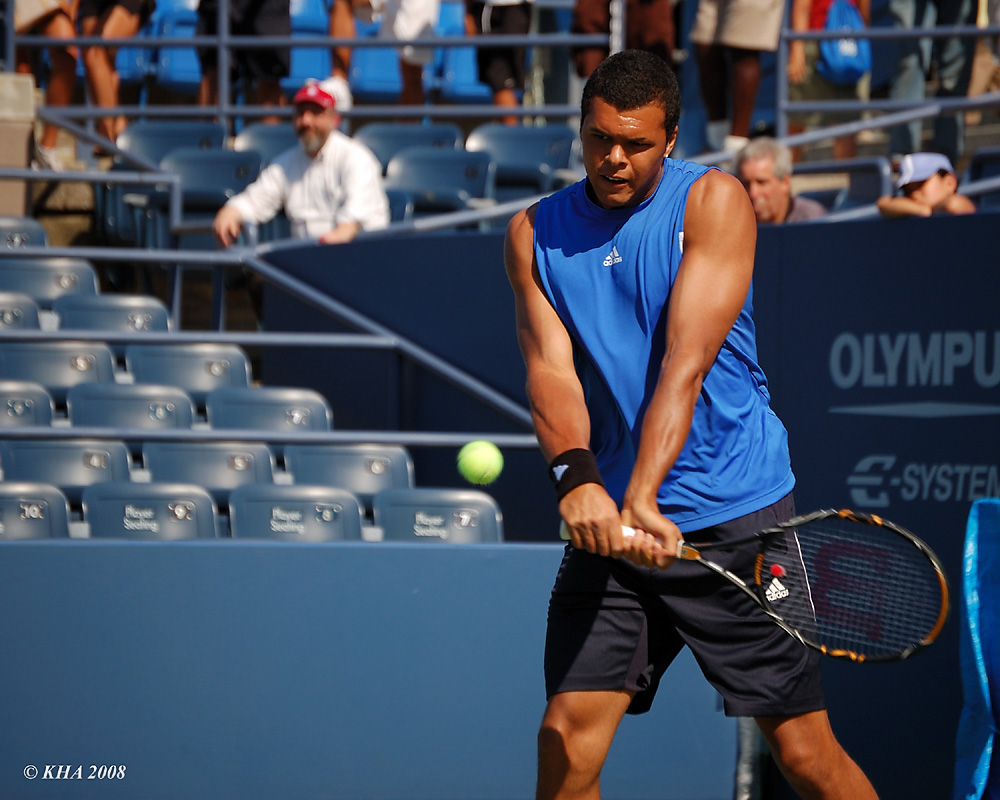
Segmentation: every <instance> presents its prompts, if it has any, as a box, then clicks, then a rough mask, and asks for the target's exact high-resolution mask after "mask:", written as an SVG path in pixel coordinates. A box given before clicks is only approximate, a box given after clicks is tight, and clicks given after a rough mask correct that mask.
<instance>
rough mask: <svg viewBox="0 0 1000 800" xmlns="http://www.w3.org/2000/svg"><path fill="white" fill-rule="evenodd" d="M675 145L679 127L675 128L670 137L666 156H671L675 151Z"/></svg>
mask: <svg viewBox="0 0 1000 800" xmlns="http://www.w3.org/2000/svg"><path fill="white" fill-rule="evenodd" d="M675 144H677V126H676V125H675V126H674V132H673V133H672V134H671V135H670V138H669V139H668V140H667V149H666V152H665V153H664V155H667V156H669V155H670V151H671V150H673V149H674V145H675Z"/></svg>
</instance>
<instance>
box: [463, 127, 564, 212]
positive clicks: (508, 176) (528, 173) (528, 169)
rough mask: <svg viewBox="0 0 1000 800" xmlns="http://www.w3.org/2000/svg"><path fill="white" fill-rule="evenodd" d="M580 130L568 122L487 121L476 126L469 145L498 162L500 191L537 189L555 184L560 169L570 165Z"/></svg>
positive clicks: (498, 187) (497, 179) (467, 144)
mask: <svg viewBox="0 0 1000 800" xmlns="http://www.w3.org/2000/svg"><path fill="white" fill-rule="evenodd" d="M576 139H577V134H576V132H575V131H573V129H572V128H570V127H569V126H568V125H544V126H524V125H503V124H501V123H498V122H490V123H485V124H483V125H479V126H478V127H476V128H474V129H473V130H472V132H471V133H470V134H469V136H468V138H467V139H466V142H465V149H466V150H472V151H476V152H478V151H484V152H487V153H489V154H490V157H491V158H492V159H493V161H494V162H495V163H496V165H497V173H496V185H497V194H498V196H500V193H501V189H521V190H522V191H524V190H527V191H530V192H534V193H543V192H548V191H550V190H551V189H552V188H553V176H554V174H555V172H556V171H557V170H560V169H569V163H570V156H571V155H572V152H573V144H574V142H575V141H576Z"/></svg>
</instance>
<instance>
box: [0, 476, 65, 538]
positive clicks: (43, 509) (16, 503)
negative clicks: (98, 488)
mask: <svg viewBox="0 0 1000 800" xmlns="http://www.w3.org/2000/svg"><path fill="white" fill-rule="evenodd" d="M68 536H69V503H68V502H67V500H66V495H64V494H63V493H62V492H61V491H59V489H58V488H57V487H55V486H53V485H52V484H51V483H37V482H14V481H3V482H0V541H16V540H20V539H65V538H67V537H68Z"/></svg>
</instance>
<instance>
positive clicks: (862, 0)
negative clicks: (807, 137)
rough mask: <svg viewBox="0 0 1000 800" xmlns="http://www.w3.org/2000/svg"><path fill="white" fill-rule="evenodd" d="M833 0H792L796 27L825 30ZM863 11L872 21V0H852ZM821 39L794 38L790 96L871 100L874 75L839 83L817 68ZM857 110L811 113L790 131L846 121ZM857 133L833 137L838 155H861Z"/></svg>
mask: <svg viewBox="0 0 1000 800" xmlns="http://www.w3.org/2000/svg"><path fill="white" fill-rule="evenodd" d="M831 2H832V0H792V30H796V31H821V30H823V28H824V27H826V15H827V12H828V11H829V10H830V4H831ZM850 2H851V3H852V4H853V5H854V6H855V7H856V8H857V9H858V11H859V12H860V13H861V18H862V19H864V21H865V25H870V24H871V0H850ZM817 61H819V42H818V41H816V40H815V39H811V40H809V41H805V40H803V39H793V40H791V41H790V42H789V44H788V83H789V87H788V99H789V100H791V101H792V102H801V101H803V100H824V101H826V100H847V101H850V100H862V101H864V100H867V99H868V93H869V83H870V79H871V75H870V74H868V75H865V77H864V78H862V79H861V80H859V81H858V82H857V83H854V84H847V85H838V84H836V83H833V82H832V81H829V80H827V79H826V78H825V77H823V75H821V74H820V72H819V70H818V69H816V62H817ZM857 116H858V115H857V114H853V115H852V114H818V113H817V114H810V115H808V117H807V118H806V119H805V121H801V120H796V121H795V122H793V123H792V124H790V125H789V126H788V132H789V133H801V132H802V131H803V130H804V129H805V127H806V125H808V126H810V127H819V126H821V125H824V124H830V123H833V122H845V121H847V120H849V119H851V117H857ZM857 152H858V148H857V141H856V140H855V138H854V136H839V137H837V138H836V139H834V141H833V157H834V158H854V156H856V155H857Z"/></svg>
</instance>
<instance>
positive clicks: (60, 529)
mask: <svg viewBox="0 0 1000 800" xmlns="http://www.w3.org/2000/svg"><path fill="white" fill-rule="evenodd" d="M373 506H374V522H375V524H374V525H373V526H368V525H367V524H366V522H365V519H364V514H363V511H362V509H361V506H360V504H359V502H358V500H357V498H356V497H355V496H354V495H353V494H351V493H350V492H348V491H346V490H343V489H340V488H333V487H327V486H309V485H295V486H280V485H274V484H253V483H251V484H245V485H243V486H240V487H239V488H237V489H234V490H233V492H232V494H231V496H230V498H229V515H228V517H229V520H228V527H226V526H225V524H224V523H223V522H222V520H221V519H220V516H219V513H218V509H217V505H216V502H215V499H214V498H213V497H212V495H211V494H210V493H209V492H208V491H206V490H205V489H204V488H203V487H201V486H198V485H196V484H192V483H161V484H141V483H130V482H122V481H115V482H108V483H101V484H95V485H93V486H88V487H87V488H86V489H85V490H84V491H83V494H82V513H83V522H84V523H85V526H84V529H85V530H86V533H87V535H88V536H89V538H94V539H124V540H129V541H171V540H184V539H215V538H220V537H225V536H231V537H232V538H234V539H264V540H272V541H283V542H336V541H345V542H360V541H371V540H385V541H400V542H407V541H408V542H422V543H438V542H440V543H448V544H472V543H477V542H487V543H488V542H500V541H502V540H503V519H502V516H501V514H500V510H499V508H498V507H497V505H496V502H495V501H494V500H493V498H492V497H490V496H489V495H488V494H486V493H484V492H481V491H478V490H469V489H450V488H429V487H421V488H402V489H385V490H382V491H380V492H377V493H376V494H375V497H374V500H373ZM72 528H73V526H72V525H71V515H70V507H69V502H68V498H67V496H66V495H65V494H64V493H63V492H62V491H61V490H60V489H59V488H57V487H56V486H54V485H52V484H49V483H44V482H0V541H12V540H25V539H48V538H67V537H69V536H70V535H71V530H72ZM77 530H79V528H77Z"/></svg>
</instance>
